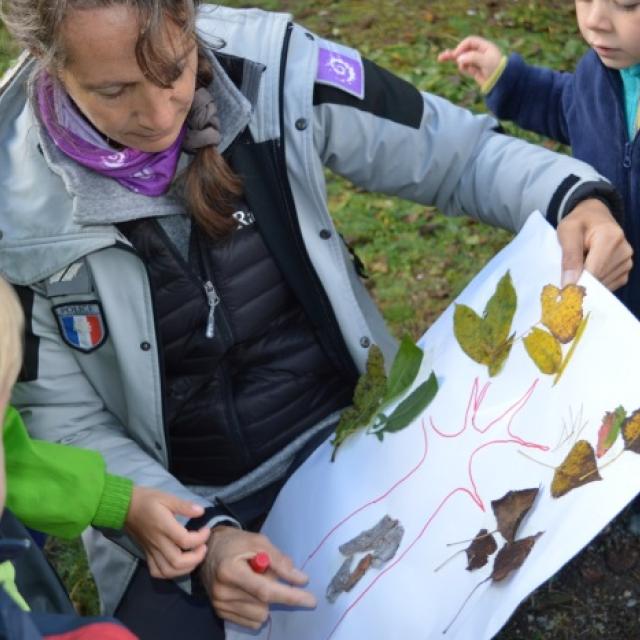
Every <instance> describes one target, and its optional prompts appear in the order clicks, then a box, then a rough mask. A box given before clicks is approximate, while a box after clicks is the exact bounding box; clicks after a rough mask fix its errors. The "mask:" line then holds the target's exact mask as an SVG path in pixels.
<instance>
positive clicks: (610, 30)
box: [576, 0, 640, 69]
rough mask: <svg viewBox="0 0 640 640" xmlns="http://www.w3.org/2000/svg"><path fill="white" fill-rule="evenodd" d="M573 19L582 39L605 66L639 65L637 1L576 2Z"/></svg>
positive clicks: (592, 0) (618, 67)
mask: <svg viewBox="0 0 640 640" xmlns="http://www.w3.org/2000/svg"><path fill="white" fill-rule="evenodd" d="M576 16H577V19H578V27H579V28H580V33H581V34H582V37H583V38H584V39H585V40H586V41H587V43H588V44H589V46H591V47H593V49H594V50H595V52H596V53H597V54H598V57H599V58H600V60H602V63H603V64H604V65H605V66H607V67H610V68H611V69H624V68H625V67H629V66H631V65H633V64H636V63H638V62H640V0H576Z"/></svg>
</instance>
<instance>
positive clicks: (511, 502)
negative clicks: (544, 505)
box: [491, 488, 538, 542]
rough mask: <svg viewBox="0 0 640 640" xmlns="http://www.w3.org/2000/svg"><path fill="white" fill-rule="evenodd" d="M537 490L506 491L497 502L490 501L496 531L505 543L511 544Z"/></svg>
mask: <svg viewBox="0 0 640 640" xmlns="http://www.w3.org/2000/svg"><path fill="white" fill-rule="evenodd" d="M537 495H538V489H537V488H534V489H520V490H519V491H508V492H507V493H505V494H504V496H502V498H500V499H498V500H492V501H491V508H492V509H493V513H494V515H495V516H496V521H497V523H498V531H499V532H500V533H501V534H502V537H503V538H504V539H505V540H506V541H507V542H513V541H514V539H515V537H516V532H517V531H518V527H519V526H520V523H521V522H522V520H523V518H524V517H525V516H526V515H527V513H529V509H531V505H532V504H533V502H534V500H535V499H536V496H537Z"/></svg>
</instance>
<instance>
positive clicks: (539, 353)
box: [522, 327, 562, 374]
mask: <svg viewBox="0 0 640 640" xmlns="http://www.w3.org/2000/svg"><path fill="white" fill-rule="evenodd" d="M522 342H524V348H525V349H526V350H527V353H528V354H529V357H530V358H531V359H532V360H533V361H534V362H535V364H536V366H537V367H538V369H540V371H542V373H546V374H552V373H557V371H558V369H559V368H560V364H561V363H562V347H561V346H560V343H559V342H558V341H557V340H556V339H555V338H554V337H553V336H552V335H551V334H550V333H548V332H547V331H544V330H543V329H538V328H537V327H534V328H533V329H531V333H529V334H528V335H526V336H525V337H524V338H523V340H522Z"/></svg>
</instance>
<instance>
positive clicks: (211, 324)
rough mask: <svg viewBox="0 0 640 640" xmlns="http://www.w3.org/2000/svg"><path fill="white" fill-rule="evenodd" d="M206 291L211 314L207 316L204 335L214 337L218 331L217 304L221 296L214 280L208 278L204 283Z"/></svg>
mask: <svg viewBox="0 0 640 640" xmlns="http://www.w3.org/2000/svg"><path fill="white" fill-rule="evenodd" d="M204 293H205V295H206V296H207V302H208V303H209V315H208V316H207V328H206V330H205V332H204V335H205V336H206V337H207V338H213V336H214V335H215V333H216V322H215V311H216V306H217V305H218V303H219V302H220V296H219V295H218V292H217V291H216V289H215V287H214V286H213V282H211V281H210V280H207V281H206V282H205V283H204Z"/></svg>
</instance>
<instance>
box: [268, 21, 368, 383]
mask: <svg viewBox="0 0 640 640" xmlns="http://www.w3.org/2000/svg"><path fill="white" fill-rule="evenodd" d="M292 31H293V24H292V23H289V24H288V25H287V31H286V33H285V38H284V43H283V45H282V55H281V58H280V79H279V88H278V101H279V105H278V108H279V119H280V136H279V137H278V139H277V140H275V141H273V142H272V143H271V145H270V147H271V151H272V155H273V163H274V166H275V170H276V173H277V175H278V176H279V178H280V179H279V180H278V181H277V182H278V189H279V190H280V193H281V199H282V202H283V204H284V207H285V211H286V216H287V218H288V219H289V220H295V219H296V210H295V204H294V201H293V195H292V193H291V185H290V184H289V176H288V175H287V171H286V169H285V167H286V155H285V141H284V132H285V123H284V75H285V67H286V62H287V55H288V53H289V41H290V40H291V32H292ZM297 235H299V234H297ZM299 243H300V244H301V245H303V242H302V239H301V238H299ZM300 251H301V252H302V253H303V254H305V255H306V249H305V248H304V246H302V247H301V249H300ZM306 261H307V262H308V261H309V258H308V257H307V258H306ZM309 269H310V271H311V279H312V280H313V281H314V282H317V280H318V276H317V274H316V272H315V270H314V269H313V267H312V266H311V265H309ZM316 286H317V287H319V289H320V292H319V299H320V301H321V304H322V306H323V308H324V310H325V317H326V318H328V319H329V323H328V324H329V325H330V327H331V328H330V340H331V343H332V345H333V351H334V353H335V354H336V358H337V360H338V362H337V363H336V364H338V366H340V367H341V368H342V370H343V371H344V372H345V373H346V375H347V376H349V375H352V376H354V379H357V377H358V370H357V367H356V365H355V363H354V362H353V359H352V358H351V356H350V355H348V356H347V357H346V358H345V357H344V355H341V354H343V350H342V349H340V347H339V345H338V343H339V342H340V340H338V343H336V341H335V340H334V339H333V337H331V336H332V334H333V335H338V336H342V332H341V331H340V327H339V326H338V323H337V320H336V318H335V315H334V314H333V310H332V309H331V305H330V303H329V302H328V300H327V298H326V293H325V291H324V289H323V288H322V285H321V284H319V283H318V284H317V285H316ZM342 341H343V342H344V339H342ZM346 348H347V347H346V345H345V349H346Z"/></svg>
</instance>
